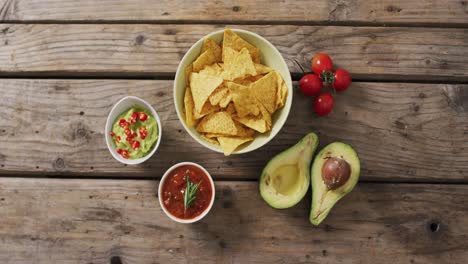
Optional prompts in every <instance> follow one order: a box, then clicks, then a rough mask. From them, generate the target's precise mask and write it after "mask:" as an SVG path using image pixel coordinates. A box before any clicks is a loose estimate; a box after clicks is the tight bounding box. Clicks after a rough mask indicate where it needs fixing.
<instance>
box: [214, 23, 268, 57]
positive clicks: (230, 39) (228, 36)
mask: <svg viewBox="0 0 468 264" xmlns="http://www.w3.org/2000/svg"><path fill="white" fill-rule="evenodd" d="M226 48H231V49H233V50H235V51H241V50H242V49H243V48H246V49H247V50H248V51H249V54H250V56H251V57H252V60H253V61H254V62H255V63H260V50H259V49H258V48H257V47H255V46H254V45H252V44H250V43H248V42H247V41H245V40H244V39H242V38H241V37H239V35H237V34H236V33H234V32H232V30H230V29H225V30H224V39H223V61H224V62H226V57H225V56H226Z"/></svg>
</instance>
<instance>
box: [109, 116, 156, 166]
mask: <svg viewBox="0 0 468 264" xmlns="http://www.w3.org/2000/svg"><path fill="white" fill-rule="evenodd" d="M147 119H148V115H147V114H146V113H143V112H135V113H133V114H132V115H131V116H130V119H129V121H127V120H125V119H123V118H122V119H120V120H119V126H120V127H122V128H124V134H125V135H126V136H127V137H126V138H125V140H126V141H127V142H128V143H129V144H130V146H131V147H132V149H134V150H137V149H139V148H140V141H138V140H136V138H137V137H138V134H137V133H136V132H135V131H133V130H131V129H130V124H135V123H136V122H137V121H138V120H140V121H142V122H145V121H146V120H147ZM138 132H139V133H140V138H141V139H142V140H144V139H145V138H146V136H147V135H148V131H147V129H146V127H145V126H142V127H140V128H139V129H138ZM110 136H111V137H114V136H115V133H114V132H113V131H111V132H110ZM121 140H122V139H121V138H120V136H117V137H116V138H115V142H116V143H117V144H118V143H119V142H120V141H121ZM117 153H119V154H120V155H121V156H122V157H123V158H125V159H128V158H130V152H129V151H128V150H126V149H120V148H119V149H117Z"/></svg>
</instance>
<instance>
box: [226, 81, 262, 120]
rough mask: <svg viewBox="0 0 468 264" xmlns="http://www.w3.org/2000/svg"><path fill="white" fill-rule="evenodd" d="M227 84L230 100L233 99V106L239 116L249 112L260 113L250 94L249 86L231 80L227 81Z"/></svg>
mask: <svg viewBox="0 0 468 264" xmlns="http://www.w3.org/2000/svg"><path fill="white" fill-rule="evenodd" d="M227 85H228V88H229V90H230V91H231V94H232V101H234V107H235V108H236V112H237V115H238V116H239V117H244V116H246V115H249V114H250V115H254V116H256V115H258V114H259V113H260V109H258V106H257V101H256V100H255V97H253V96H252V94H251V92H250V88H249V87H247V86H243V85H240V84H237V83H233V82H228V83H227Z"/></svg>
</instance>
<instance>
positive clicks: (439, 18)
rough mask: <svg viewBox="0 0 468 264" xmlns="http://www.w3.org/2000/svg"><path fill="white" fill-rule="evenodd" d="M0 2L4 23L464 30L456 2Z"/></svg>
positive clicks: (466, 7)
mask: <svg viewBox="0 0 468 264" xmlns="http://www.w3.org/2000/svg"><path fill="white" fill-rule="evenodd" d="M186 4H187V2H186V1H181V0H175V1H151V0H103V1H102V0H101V1H92V0H84V1H80V2H79V3H78V2H76V1H72V0H62V1H56V0H2V1H0V6H1V12H0V14H1V17H0V18H1V20H3V21H97V22H103V21H127V22H145V21H146V22H148V21H155V22H158V21H199V20H204V21H246V22H249V21H254V22H262V21H284V22H322V23H331V22H357V23H359V22H366V23H431V24H447V23H460V24H467V23H468V20H467V12H468V4H467V3H466V2H465V1H461V0H441V1H403V0H381V1H379V0H370V1H366V0H344V1H319V0H312V1H307V0H299V1H295V0H289V1H278V0H274V1H266V0H260V1H248V0H238V1H208V0H202V1H197V2H196V4H191V5H186Z"/></svg>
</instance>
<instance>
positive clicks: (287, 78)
mask: <svg viewBox="0 0 468 264" xmlns="http://www.w3.org/2000/svg"><path fill="white" fill-rule="evenodd" d="M229 29H230V30H232V31H233V32H241V33H244V34H247V35H253V36H254V37H256V38H259V39H261V40H262V41H264V42H265V43H266V44H267V45H268V46H270V47H271V48H272V50H273V52H274V53H276V55H277V56H278V57H279V58H280V59H281V61H283V63H284V65H286V67H287V63H286V61H285V60H284V58H283V56H282V55H281V53H280V52H279V51H278V49H277V48H276V47H275V46H274V45H273V44H271V42H270V41H268V40H267V39H265V38H264V37H262V36H260V35H259V34H257V33H255V32H252V31H248V30H245V29H236V28H229ZM224 30H225V29H220V30H216V31H213V32H211V33H209V34H207V35H205V36H204V37H202V38H201V39H199V40H198V41H197V42H195V43H194V44H193V45H192V46H191V47H190V49H188V50H187V52H186V53H185V55H184V56H183V57H182V59H181V60H180V62H179V66H178V67H177V71H176V75H175V78H174V87H173V97H174V107H175V109H176V112H177V117H178V118H179V122H180V123H181V124H182V126H183V127H184V129H185V130H186V131H187V133H188V134H189V135H190V136H191V137H192V138H193V139H194V140H195V141H196V142H198V143H200V144H201V145H202V146H204V147H206V148H208V149H210V150H213V151H215V152H218V153H223V150H222V149H221V148H220V147H216V146H214V145H211V144H209V143H208V142H205V141H204V140H202V139H201V138H198V137H196V136H195V135H194V133H193V132H192V131H191V130H190V128H189V127H188V126H187V125H186V124H185V121H184V118H183V114H182V113H181V111H179V108H178V107H177V104H178V103H177V98H176V96H175V94H176V90H177V82H176V80H178V79H179V75H180V74H185V69H183V70H182V69H181V67H182V62H183V61H185V60H186V59H187V57H188V56H189V54H191V53H192V51H193V50H194V49H195V47H197V46H198V45H199V44H200V43H201V42H203V40H204V39H205V38H210V37H211V36H213V35H216V34H220V33H222V32H224ZM288 72H289V69H288ZM282 77H283V78H284V79H285V80H284V81H285V82H289V84H290V85H286V86H287V88H288V97H289V96H290V97H291V100H286V104H285V105H284V106H283V109H282V111H286V113H284V114H285V115H286V118H284V119H283V120H277V121H276V123H275V125H277V126H279V127H280V128H279V129H278V130H277V131H275V132H273V130H270V131H269V133H270V134H269V136H268V139H267V140H266V141H265V142H264V143H263V144H261V145H259V146H257V147H256V148H252V149H250V150H246V148H242V149H240V150H236V151H234V152H233V153H232V154H243V153H248V152H252V151H254V150H257V149H259V148H261V147H263V146H265V145H266V144H268V143H269V142H270V141H271V140H272V139H273V138H274V137H275V136H276V135H277V134H278V133H279V131H280V130H281V129H282V128H283V126H284V124H285V123H286V121H287V119H288V117H289V112H290V110H291V105H292V99H293V89H292V79H291V75H288V76H282ZM254 140H255V139H254Z"/></svg>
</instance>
